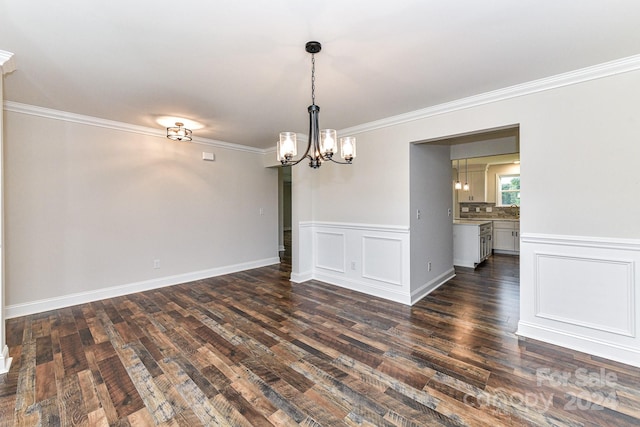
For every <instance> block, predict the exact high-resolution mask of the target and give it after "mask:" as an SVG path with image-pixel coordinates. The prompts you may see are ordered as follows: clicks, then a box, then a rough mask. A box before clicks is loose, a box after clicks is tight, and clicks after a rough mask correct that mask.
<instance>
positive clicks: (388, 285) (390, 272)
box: [291, 221, 412, 305]
mask: <svg viewBox="0 0 640 427" xmlns="http://www.w3.org/2000/svg"><path fill="white" fill-rule="evenodd" d="M299 229H300V233H299V236H300V241H299V242H298V243H299V245H300V247H306V248H309V247H311V248H312V250H311V251H308V252H307V251H305V252H302V251H301V252H300V257H301V259H300V264H301V265H312V271H311V274H310V276H311V277H309V275H308V274H294V273H292V275H291V280H292V281H293V282H298V283H299V282H302V281H306V280H309V279H310V278H313V279H316V280H320V281H323V282H326V283H330V284H332V285H336V286H341V287H344V288H347V289H352V290H355V291H358V292H363V293H366V294H369V295H373V296H377V297H380V298H385V299H388V300H391V301H396V302H400V303H403V304H407V305H410V304H411V303H412V300H411V289H410V282H409V280H410V264H409V262H410V256H409V227H396V226H384V225H369V224H352V223H331V222H307V221H305V222H301V223H300V224H299ZM303 240H304V241H303ZM303 258H305V259H303ZM303 279H304V280H303Z"/></svg>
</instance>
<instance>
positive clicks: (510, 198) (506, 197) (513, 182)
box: [497, 175, 520, 206]
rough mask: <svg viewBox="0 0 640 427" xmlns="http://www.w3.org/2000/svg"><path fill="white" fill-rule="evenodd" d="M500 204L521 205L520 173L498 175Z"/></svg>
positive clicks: (498, 198) (498, 199)
mask: <svg viewBox="0 0 640 427" xmlns="http://www.w3.org/2000/svg"><path fill="white" fill-rule="evenodd" d="M497 196H498V197H497V201H498V206H511V205H516V206H520V175H498V192H497Z"/></svg>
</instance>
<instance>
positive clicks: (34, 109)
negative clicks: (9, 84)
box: [4, 101, 264, 154]
mask: <svg viewBox="0 0 640 427" xmlns="http://www.w3.org/2000/svg"><path fill="white" fill-rule="evenodd" d="M4 109H5V110H6V111H11V112H13V113H19V114H27V115H30V116H37V117H43V118H45V119H53V120H61V121H65V122H70V123H78V124H82V125H88V126H96V127H101V128H106V129H112V130H117V131H123V132H130V133H137V134H141V135H148V136H156V137H162V138H166V136H167V134H166V131H165V130H164V128H162V129H156V128H150V127H146V126H138V125H132V124H130V123H123V122H117V121H114V120H107V119H101V118H99V117H92V116H85V115H83V114H76V113H69V112H66V111H59V110H54V109H51V108H44V107H38V106H35V105H28V104H21V103H19V102H13V101H4ZM191 142H192V143H195V144H204V145H209V146H213V147H218V148H226V149H228V150H235V151H244V152H249V153H255V154H263V153H264V150H263V149H260V148H254V147H249V146H247V145H240V144H232V143H230V142H224V141H218V140H215V139H209V138H201V137H197V136H194V137H193V140H192V141H191Z"/></svg>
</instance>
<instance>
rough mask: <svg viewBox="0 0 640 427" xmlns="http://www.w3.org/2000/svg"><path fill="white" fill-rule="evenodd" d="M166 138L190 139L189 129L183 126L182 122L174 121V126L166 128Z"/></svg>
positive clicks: (173, 139)
mask: <svg viewBox="0 0 640 427" xmlns="http://www.w3.org/2000/svg"><path fill="white" fill-rule="evenodd" d="M167 138H169V139H170V140H172V141H191V139H192V138H191V129H187V128H186V127H184V123H182V122H176V125H175V126H171V127H168V128H167Z"/></svg>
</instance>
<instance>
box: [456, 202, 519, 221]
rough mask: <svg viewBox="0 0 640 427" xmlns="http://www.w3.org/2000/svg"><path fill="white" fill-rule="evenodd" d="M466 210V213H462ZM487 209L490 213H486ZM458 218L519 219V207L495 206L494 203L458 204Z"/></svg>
mask: <svg viewBox="0 0 640 427" xmlns="http://www.w3.org/2000/svg"><path fill="white" fill-rule="evenodd" d="M465 208H468V210H469V211H468V212H464V211H465ZM487 208H489V210H490V211H491V212H487ZM459 213H460V218H468V219H473V218H483V219H484V218H490V219H494V218H495V219H519V218H520V207H510V206H496V204H495V203H480V202H460V212H459Z"/></svg>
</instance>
